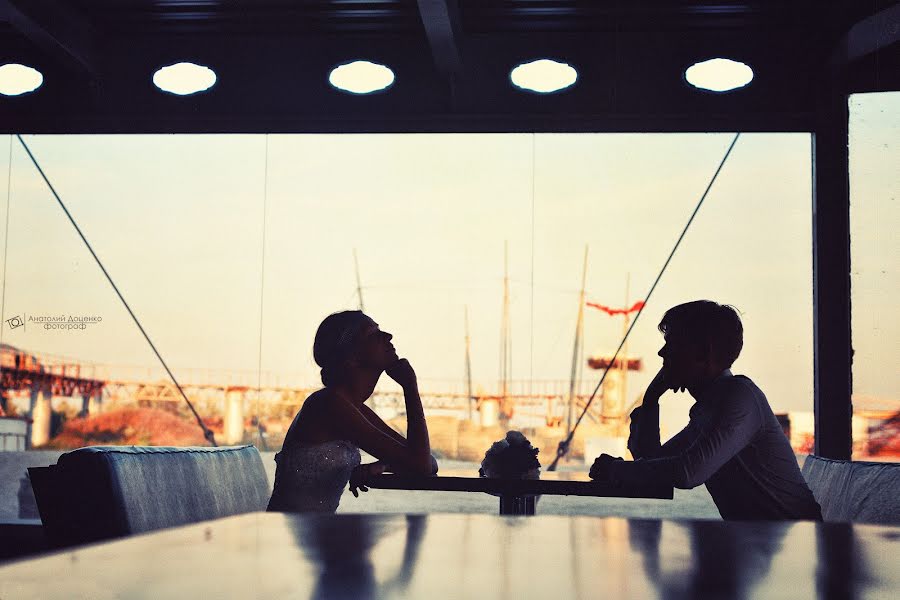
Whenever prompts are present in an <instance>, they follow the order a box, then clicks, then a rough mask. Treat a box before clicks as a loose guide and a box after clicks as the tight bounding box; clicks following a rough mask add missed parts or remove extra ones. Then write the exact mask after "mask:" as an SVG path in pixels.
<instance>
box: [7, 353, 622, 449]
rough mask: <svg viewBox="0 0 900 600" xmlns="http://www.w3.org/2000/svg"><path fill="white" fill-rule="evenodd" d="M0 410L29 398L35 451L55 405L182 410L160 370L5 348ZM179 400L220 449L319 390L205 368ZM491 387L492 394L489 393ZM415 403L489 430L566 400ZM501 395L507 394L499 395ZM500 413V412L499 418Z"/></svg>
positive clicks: (385, 406) (395, 408) (524, 392)
mask: <svg viewBox="0 0 900 600" xmlns="http://www.w3.org/2000/svg"><path fill="white" fill-rule="evenodd" d="M0 367H2V378H0V411H2V413H0V414H5V413H9V412H10V402H11V400H12V398H13V397H14V396H23V395H24V396H27V399H28V409H27V415H26V417H27V419H28V422H29V427H28V433H27V438H28V445H29V446H30V447H39V446H42V445H44V444H46V443H47V442H48V441H49V439H50V433H51V417H52V412H53V405H52V403H53V401H54V399H55V398H59V397H69V398H76V399H78V398H80V400H81V410H80V411H79V415H80V416H94V415H97V414H100V413H101V412H104V411H106V410H109V409H110V408H111V407H114V406H144V407H162V408H165V409H167V410H177V409H178V407H179V406H180V405H183V404H184V399H183V398H182V397H181V394H180V393H179V391H178V387H177V386H176V385H175V383H174V382H173V381H172V380H171V379H170V378H169V377H168V375H167V374H166V372H165V370H163V369H162V368H161V367H160V368H153V367H149V368H148V367H134V366H120V365H105V364H98V363H91V362H88V361H81V360H77V359H73V358H68V357H62V356H56V355H50V354H45V353H36V352H28V351H25V350H21V349H18V348H15V347H13V346H9V345H6V344H4V345H3V346H2V351H0ZM173 374H174V375H175V377H176V378H177V380H178V383H179V385H180V386H181V389H182V390H183V391H184V393H185V395H186V396H187V397H188V399H189V400H190V401H191V403H192V404H194V405H195V407H196V408H197V410H198V412H199V413H200V415H201V416H202V417H204V418H206V417H210V416H216V415H222V417H223V428H224V437H223V441H224V443H237V442H239V441H240V440H241V439H242V438H243V433H244V431H243V430H244V422H245V417H246V416H247V415H253V416H256V417H257V418H259V417H260V416H261V413H264V414H269V415H272V414H275V415H281V416H290V415H293V414H294V413H295V412H296V411H297V410H298V409H299V407H300V406H301V405H302V404H303V401H304V400H305V398H306V397H307V396H308V395H309V394H310V393H312V392H313V391H314V390H316V389H318V387H320V386H318V385H311V384H310V383H309V382H304V381H301V380H300V379H299V378H298V377H297V376H295V375H290V374H284V373H275V372H269V371H262V372H260V371H252V370H235V369H230V370H224V369H207V368H184V369H173ZM594 385H595V383H594V382H592V381H581V382H579V384H578V385H577V386H576V393H575V394H574V396H573V397H572V401H573V403H574V405H575V407H576V409H577V410H579V411H580V410H582V409H583V407H584V406H585V404H586V403H587V402H588V400H589V398H590V394H591V392H592V391H593V386H594ZM494 387H496V389H493V388H494ZM420 388H421V389H420V397H421V399H422V404H423V407H424V408H425V410H426V412H432V413H433V412H435V411H445V412H450V413H453V414H457V415H460V416H461V417H462V418H469V419H471V420H474V421H477V422H479V423H480V424H481V425H485V426H490V425H495V424H498V422H499V421H500V420H501V419H504V418H507V417H509V414H510V413H511V414H512V415H516V414H518V415H519V416H523V415H527V416H529V417H531V418H532V419H533V420H543V421H544V422H545V424H547V425H550V426H558V425H559V424H560V423H561V421H562V418H563V415H564V414H565V410H566V407H567V406H568V402H569V398H570V382H569V381H568V380H521V381H520V380H510V381H507V382H505V384H504V383H502V382H494V383H493V385H490V386H476V388H475V389H473V392H472V394H471V396H470V395H469V394H468V393H467V391H466V386H465V382H463V381H461V380H439V379H420ZM500 390H505V394H502V393H500ZM371 404H372V406H373V407H374V408H376V409H378V410H380V411H384V412H385V413H392V414H403V413H404V412H405V401H404V398H403V393H402V391H401V390H400V389H399V388H397V387H396V386H393V385H391V383H390V382H387V381H382V382H381V383H380V384H379V386H378V388H376V390H375V392H374V394H373V398H372V401H371ZM601 405H602V403H601V402H599V401H598V402H595V403H594V404H593V405H592V407H591V409H590V410H589V411H588V413H587V418H589V419H590V420H593V421H597V422H599V421H603V420H608V419H609V415H605V414H601V408H600V407H601ZM501 406H504V407H505V408H506V410H504V411H501V410H500V407H501Z"/></svg>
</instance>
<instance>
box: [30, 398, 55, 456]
mask: <svg viewBox="0 0 900 600" xmlns="http://www.w3.org/2000/svg"><path fill="white" fill-rule="evenodd" d="M50 398H51V396H50V390H48V389H44V388H43V387H41V386H34V387H32V388H31V402H30V404H31V406H30V410H29V414H30V416H31V423H30V425H29V430H30V431H29V432H28V437H29V439H30V440H31V447H32V448H37V447H38V446H43V445H44V444H46V443H47V442H49V441H50V419H51V417H52V414H53V409H52V407H51V406H50Z"/></svg>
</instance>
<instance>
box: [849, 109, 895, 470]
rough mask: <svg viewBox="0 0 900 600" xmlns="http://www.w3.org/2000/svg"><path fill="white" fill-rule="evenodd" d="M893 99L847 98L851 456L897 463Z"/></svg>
mask: <svg viewBox="0 0 900 600" xmlns="http://www.w3.org/2000/svg"><path fill="white" fill-rule="evenodd" d="M898 139H900V92H887V93H872V94H854V95H852V96H851V97H850V252H851V281H850V283H851V302H852V327H853V330H852V331H853V456H854V458H860V459H867V460H868V459H893V460H896V459H897V457H898V456H900V370H898V369H897V365H898V364H900V346H898V340H900V319H897V314H896V313H897V297H898V294H900V278H898V272H900V242H898V238H897V231H898V230H900V205H898V203H897V197H898V195H900V170H898V165H900V146H898V144H897V140H898Z"/></svg>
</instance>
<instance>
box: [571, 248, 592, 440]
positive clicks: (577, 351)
mask: <svg viewBox="0 0 900 600" xmlns="http://www.w3.org/2000/svg"><path fill="white" fill-rule="evenodd" d="M587 265H588V247H587V244H585V246H584V265H583V267H582V270H581V292H580V293H579V294H578V319H577V320H576V322H575V343H574V345H573V348H572V372H571V375H570V378H569V406H568V408H567V410H566V433H568V432H570V431H572V418H573V416H574V412H575V385H576V381H577V379H578V367H579V365H580V364H581V354H582V352H581V350H582V347H583V344H584V342H583V337H584V336H583V332H584V288H585V284H586V282H587Z"/></svg>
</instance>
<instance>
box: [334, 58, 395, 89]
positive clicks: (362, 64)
mask: <svg viewBox="0 0 900 600" xmlns="http://www.w3.org/2000/svg"><path fill="white" fill-rule="evenodd" d="M328 83H330V84H331V85H333V86H334V87H336V88H337V89H339V90H343V91H345V92H350V93H351V94H371V93H372V92H377V91H379V90H383V89H386V88H388V87H390V86H391V85H392V84H393V83H394V72H393V71H391V70H390V69H389V68H388V67H386V66H384V65H379V64H378V63H373V62H369V61H367V60H355V61H353V62H350V63H346V64H343V65H339V66H337V67H335V68H334V69H332V70H331V73H329V74H328Z"/></svg>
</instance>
